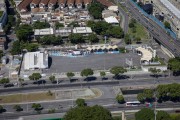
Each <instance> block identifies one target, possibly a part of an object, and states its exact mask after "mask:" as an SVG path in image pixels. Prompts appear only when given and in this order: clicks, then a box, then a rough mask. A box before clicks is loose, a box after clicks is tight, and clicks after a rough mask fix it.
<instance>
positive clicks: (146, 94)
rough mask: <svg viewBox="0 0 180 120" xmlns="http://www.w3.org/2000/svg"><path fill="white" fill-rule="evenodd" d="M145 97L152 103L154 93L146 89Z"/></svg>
mask: <svg viewBox="0 0 180 120" xmlns="http://www.w3.org/2000/svg"><path fill="white" fill-rule="evenodd" d="M143 95H144V98H145V100H146V101H148V102H151V101H152V100H153V91H152V90H151V89H145V90H144V91H143Z"/></svg>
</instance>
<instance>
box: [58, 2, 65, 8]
mask: <svg viewBox="0 0 180 120" xmlns="http://www.w3.org/2000/svg"><path fill="white" fill-rule="evenodd" d="M58 5H59V8H60V9H63V8H64V7H65V5H66V0H58Z"/></svg>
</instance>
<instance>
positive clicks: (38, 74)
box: [29, 73, 42, 80]
mask: <svg viewBox="0 0 180 120" xmlns="http://www.w3.org/2000/svg"><path fill="white" fill-rule="evenodd" d="M41 77H42V76H41V74H40V73H33V74H32V75H30V76H29V79H30V80H39V79H40V78H41Z"/></svg>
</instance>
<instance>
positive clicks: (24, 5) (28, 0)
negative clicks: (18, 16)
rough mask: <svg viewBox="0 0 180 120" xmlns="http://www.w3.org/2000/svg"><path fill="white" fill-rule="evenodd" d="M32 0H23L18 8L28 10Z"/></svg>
mask: <svg viewBox="0 0 180 120" xmlns="http://www.w3.org/2000/svg"><path fill="white" fill-rule="evenodd" d="M31 2H32V0H23V1H22V2H21V3H20V4H19V5H18V9H19V10H20V11H21V10H22V9H24V10H26V11H27V6H28V5H30V3H31Z"/></svg>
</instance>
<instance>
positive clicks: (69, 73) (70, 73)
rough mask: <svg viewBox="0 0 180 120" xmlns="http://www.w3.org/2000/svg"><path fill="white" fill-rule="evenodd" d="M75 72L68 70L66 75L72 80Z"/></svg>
mask: <svg viewBox="0 0 180 120" xmlns="http://www.w3.org/2000/svg"><path fill="white" fill-rule="evenodd" d="M74 75H75V74H74V73H73V72H68V73H66V76H67V77H68V78H69V79H70V80H71V78H72V77H74Z"/></svg>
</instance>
